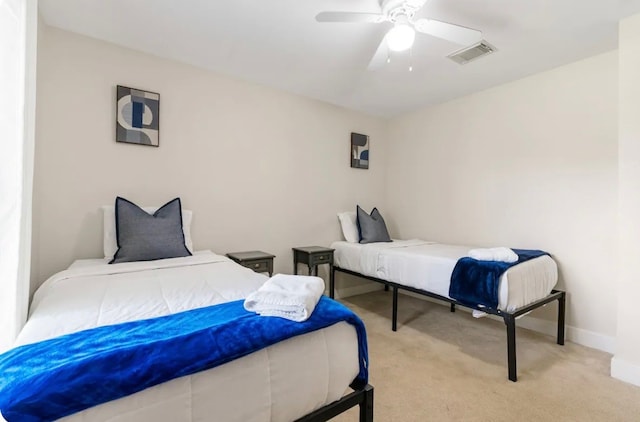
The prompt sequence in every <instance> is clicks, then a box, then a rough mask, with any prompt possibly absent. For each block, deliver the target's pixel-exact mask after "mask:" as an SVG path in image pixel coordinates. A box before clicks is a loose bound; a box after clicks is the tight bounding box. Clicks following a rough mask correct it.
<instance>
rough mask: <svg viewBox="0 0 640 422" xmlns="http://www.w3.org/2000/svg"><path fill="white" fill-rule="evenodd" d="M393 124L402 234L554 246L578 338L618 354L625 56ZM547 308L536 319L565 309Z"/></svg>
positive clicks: (392, 197)
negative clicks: (620, 109) (621, 70)
mask: <svg viewBox="0 0 640 422" xmlns="http://www.w3.org/2000/svg"><path fill="white" fill-rule="evenodd" d="M389 129H390V130H389V140H390V145H392V146H393V147H392V148H391V147H390V148H389V156H388V166H389V167H388V179H387V191H388V195H387V203H388V208H389V218H388V220H391V226H392V227H396V228H397V230H398V234H399V235H400V236H401V237H405V238H406V237H420V238H425V239H430V240H436V241H441V242H448V243H457V244H469V245H480V246H509V247H518V248H536V249H544V250H547V251H549V252H550V253H552V254H553V256H554V257H555V259H556V260H557V261H558V263H559V266H560V274H561V280H560V283H559V287H560V288H562V289H566V291H567V294H568V307H567V312H568V314H567V315H568V321H567V322H568V324H569V325H570V326H571V329H570V330H569V331H568V336H569V338H574V339H576V340H578V341H580V342H582V343H584V344H591V345H593V346H596V347H600V348H604V349H608V350H612V348H613V343H614V342H613V338H614V336H615V334H616V314H615V311H614V310H615V309H616V303H617V283H616V276H615V259H616V253H615V252H616V212H617V196H616V195H617V179H616V178H617V52H610V53H607V54H603V55H599V56H596V57H593V58H590V59H587V60H583V61H580V62H576V63H573V64H570V65H568V66H563V67H561V68H557V69H555V70H552V71H549V72H545V73H540V74H537V75H535V76H532V77H529V78H525V79H522V80H519V81H516V82H513V83H509V84H505V85H502V86H499V87H497V88H493V89H490V90H487V91H484V92H480V93H477V94H475V95H471V96H468V97H464V98H462V99H459V100H456V101H452V102H449V103H446V104H442V105H439V106H435V107H431V108H428V109H425V110H422V111H419V112H416V113H413V114H410V115H407V116H404V117H401V118H398V119H395V120H393V121H392V122H391V124H390V128H389ZM548 308H550V309H549V310H546V313H545V312H541V311H536V312H535V313H534V316H538V317H542V318H550V317H551V315H552V314H551V312H554V313H555V309H556V307H555V305H554V306H550V307H548ZM551 308H552V309H551ZM553 315H554V314H553ZM547 326H548V327H550V328H551V329H552V328H553V326H552V325H550V324H547Z"/></svg>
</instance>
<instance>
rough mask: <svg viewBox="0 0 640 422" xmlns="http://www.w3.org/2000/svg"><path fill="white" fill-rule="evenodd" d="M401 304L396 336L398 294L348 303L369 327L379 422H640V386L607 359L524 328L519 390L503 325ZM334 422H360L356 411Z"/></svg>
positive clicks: (421, 304) (426, 305) (408, 301)
mask: <svg viewBox="0 0 640 422" xmlns="http://www.w3.org/2000/svg"><path fill="white" fill-rule="evenodd" d="M399 300H400V306H399V312H398V331H397V332H395V333H394V332H393V331H391V319H390V314H391V293H390V292H382V291H380V292H375V293H368V294H365V295H360V296H354V297H349V298H346V299H344V300H343V301H342V302H343V303H345V304H346V305H347V306H349V307H350V308H352V309H353V310H354V311H356V312H357V313H358V315H360V317H361V318H362V319H363V320H364V322H365V324H366V326H367V333H368V337H369V358H370V383H371V384H372V385H373V386H374V387H375V399H374V402H375V405H374V417H375V420H376V421H377V422H391V421H403V422H409V421H492V422H493V421H508V422H513V421H580V422H584V421H640V388H639V387H635V386H632V385H629V384H626V383H623V382H622V381H618V380H616V379H613V378H611V377H610V376H609V363H610V360H611V355H609V354H608V353H604V352H600V351H597V350H594V349H590V348H587V347H583V346H579V345H576V344H574V343H571V342H567V343H566V345H565V346H558V345H556V343H555V338H552V337H549V336H545V335H542V334H538V333H535V332H532V331H529V330H525V329H520V328H519V329H518V332H517V354H518V382H517V383H513V382H510V381H509V380H508V379H507V367H506V354H507V352H506V332H505V328H504V323H502V322H499V321H494V320H490V319H488V318H482V319H474V318H473V317H472V316H471V315H470V314H469V313H468V312H464V311H458V312H456V313H453V314H452V313H450V312H449V308H448V307H447V306H442V305H439V304H434V303H430V302H427V301H424V300H420V299H416V298H413V297H409V296H405V295H400V299H399ZM335 420H336V421H341V422H347V421H357V420H358V411H357V408H356V409H352V410H350V411H349V412H347V413H345V414H343V415H340V416H339V417H337V418H335Z"/></svg>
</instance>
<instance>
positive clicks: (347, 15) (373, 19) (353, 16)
mask: <svg viewBox="0 0 640 422" xmlns="http://www.w3.org/2000/svg"><path fill="white" fill-rule="evenodd" d="M386 19H387V18H386V16H384V15H380V14H378V13H355V12H320V13H318V14H317V15H316V21H318V22H356V23H358V22H363V23H380V22H384V21H385V20H386Z"/></svg>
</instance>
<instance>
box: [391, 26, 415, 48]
mask: <svg viewBox="0 0 640 422" xmlns="http://www.w3.org/2000/svg"><path fill="white" fill-rule="evenodd" d="M415 38H416V31H415V30H414V29H413V28H412V27H410V26H409V25H405V24H397V25H396V26H394V27H393V28H391V29H390V30H389V32H387V44H388V45H389V49H390V50H392V51H404V50H407V49H409V48H411V46H412V45H413V41H414V40H415Z"/></svg>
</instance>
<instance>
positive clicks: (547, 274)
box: [331, 239, 558, 312]
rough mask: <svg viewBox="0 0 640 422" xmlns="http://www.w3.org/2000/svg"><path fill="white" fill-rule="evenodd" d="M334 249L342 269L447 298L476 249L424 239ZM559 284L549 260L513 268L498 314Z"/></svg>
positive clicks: (508, 273) (502, 282)
mask: <svg viewBox="0 0 640 422" xmlns="http://www.w3.org/2000/svg"><path fill="white" fill-rule="evenodd" d="M331 247H332V248H333V249H335V252H334V262H335V265H336V266H338V267H340V268H344V269H346V270H350V271H355V272H357V273H360V274H364V275H367V276H370V277H375V278H379V279H382V280H386V281H391V282H394V283H398V284H402V285H404V286H409V287H413V288H416V289H420V290H426V291H428V292H431V293H435V294H437V295H440V296H444V297H447V298H449V284H450V282H451V273H452V272H453V268H454V267H455V265H456V262H457V261H458V259H460V258H462V257H465V256H467V255H468V253H469V251H470V250H471V249H473V247H471V246H458V245H446V244H442V243H436V242H429V241H424V240H420V239H411V240H394V241H393V242H380V243H369V244H359V243H349V242H344V241H340V242H334V243H333V244H332V245H331ZM557 281H558V267H557V265H556V262H555V261H554V260H553V259H552V258H551V257H550V256H548V255H544V256H541V257H538V258H534V259H532V260H530V261H526V262H523V263H521V264H518V265H515V266H513V267H511V268H509V269H508V270H507V271H506V272H505V273H504V274H503V275H502V277H501V279H500V289H499V301H498V309H500V310H503V311H507V312H512V311H514V310H516V309H518V308H521V307H522V306H525V305H528V304H530V303H532V302H534V301H536V300H538V299H542V298H543V297H545V296H547V295H548V294H549V293H550V292H551V290H552V289H553V287H554V286H555V285H556V282H557Z"/></svg>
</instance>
